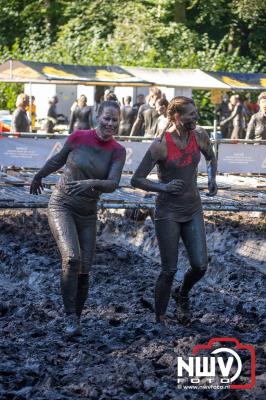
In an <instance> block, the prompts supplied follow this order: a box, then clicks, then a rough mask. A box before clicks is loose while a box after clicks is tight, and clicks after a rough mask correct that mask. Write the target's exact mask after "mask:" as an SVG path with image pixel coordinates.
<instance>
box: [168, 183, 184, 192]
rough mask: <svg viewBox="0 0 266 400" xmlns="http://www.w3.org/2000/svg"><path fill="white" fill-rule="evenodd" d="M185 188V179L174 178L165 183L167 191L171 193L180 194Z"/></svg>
mask: <svg viewBox="0 0 266 400" xmlns="http://www.w3.org/2000/svg"><path fill="white" fill-rule="evenodd" d="M183 189H184V181H183V180H182V179H173V180H172V181H170V182H168V183H166V184H165V192H166V193H170V194H180V193H181V192H182V190H183Z"/></svg>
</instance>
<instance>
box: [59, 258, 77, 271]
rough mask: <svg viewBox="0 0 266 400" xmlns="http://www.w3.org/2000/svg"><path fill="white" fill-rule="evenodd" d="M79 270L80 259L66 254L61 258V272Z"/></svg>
mask: <svg viewBox="0 0 266 400" xmlns="http://www.w3.org/2000/svg"><path fill="white" fill-rule="evenodd" d="M80 268H81V258H80V257H79V256H78V255H75V254H66V255H63V256H62V269H63V271H79V270H80Z"/></svg>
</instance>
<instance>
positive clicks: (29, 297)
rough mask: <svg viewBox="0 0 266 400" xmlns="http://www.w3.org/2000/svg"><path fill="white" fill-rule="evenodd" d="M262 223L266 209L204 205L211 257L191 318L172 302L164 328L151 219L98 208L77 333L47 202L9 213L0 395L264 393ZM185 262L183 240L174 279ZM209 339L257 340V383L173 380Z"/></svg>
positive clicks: (3, 258) (40, 398)
mask: <svg viewBox="0 0 266 400" xmlns="http://www.w3.org/2000/svg"><path fill="white" fill-rule="evenodd" d="M107 221H108V222H107ZM265 226H266V224H265V216H263V215H262V214H259V215H258V214H256V215H255V214H247V213H246V214H244V213H242V214H241V213H239V214H233V213H231V214H230V213H206V230H207V236H208V247H209V254H210V264H209V269H208V272H207V274H206V276H205V278H204V279H202V281H201V282H200V283H199V284H198V285H197V286H195V288H193V290H192V292H191V304H192V310H193V321H192V324H191V325H190V326H183V325H180V324H179V323H177V321H176V318H175V307H174V302H173V301H172V300H171V302H170V305H169V310H168V319H167V321H168V327H167V330H166V331H161V330H160V329H158V327H157V326H156V325H155V324H154V322H153V287H154V281H155V278H156V276H157V274H158V270H159V256H158V249H157V246H156V240H155V238H154V231H153V226H152V221H151V219H149V218H148V219H147V220H146V222H145V223H140V222H136V221H132V220H130V219H128V220H126V223H125V218H124V217H123V216H121V215H114V214H112V213H110V212H105V213H102V214H101V215H100V221H99V224H98V231H99V233H98V243H97V255H96V259H95V262H94V266H93V268H92V273H91V289H90V295H89V301H88V304H87V306H86V309H85V312H84V316H83V327H84V335H83V336H82V337H78V338H73V339H71V340H70V339H67V338H65V337H64V336H62V323H63V310H62V300H61V296H60V290H59V274H60V259H59V255H58V252H57V249H56V247H55V243H54V241H53V238H52V237H51V233H50V231H49V228H48V225H47V218H46V214H45V212H44V211H42V212H40V213H39V212H37V213H34V215H33V214H32V213H31V212H30V211H28V212H23V211H21V210H17V211H2V212H1V220H0V271H1V280H0V292H1V299H0V301H2V303H1V307H0V316H1V318H0V330H1V336H2V337H1V343H0V354H1V357H0V399H1V400H4V399H17V400H22V399H34V400H46V399H47V400H48V399H49V400H61V399H68V400H70V399H114V400H115V399H126V400H127V399H128V400H133V399H134V400H141V399H143V400H144V399H154V400H156V399H158V400H161V399H180V400H189V399H195V400H197V399H202V400H203V399H204V400H205V399H208V400H212V399H217V400H236V399H246V400H252V399H258V400H259V399H261V400H262V399H265V396H266V388H265V386H266V382H265V377H266V374H265V315H264V312H265V274H264V273H263V270H264V268H265V263H264V261H265V253H266V248H265V246H266V245H265ZM187 266H188V264H187V260H186V256H185V251H184V249H183V248H182V246H181V248H180V260H179V272H178V274H177V280H180V279H182V274H183V273H184V270H185V269H186V268H187ZM213 337H235V338H237V339H238V340H239V341H241V342H243V343H249V344H252V345H254V346H255V348H256V356H257V362H256V377H257V383H256V386H255V388H253V389H251V390H188V389H178V388H177V383H176V360H177V355H179V356H180V355H188V354H189V352H190V351H191V349H192V348H193V346H194V345H195V344H199V343H207V342H208V340H209V339H211V338H213Z"/></svg>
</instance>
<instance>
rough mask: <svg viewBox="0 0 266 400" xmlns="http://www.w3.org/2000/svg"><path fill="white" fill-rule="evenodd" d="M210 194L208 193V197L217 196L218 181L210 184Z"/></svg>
mask: <svg viewBox="0 0 266 400" xmlns="http://www.w3.org/2000/svg"><path fill="white" fill-rule="evenodd" d="M208 189H209V193H206V196H215V195H216V194H217V192H218V186H217V183H216V181H210V182H208Z"/></svg>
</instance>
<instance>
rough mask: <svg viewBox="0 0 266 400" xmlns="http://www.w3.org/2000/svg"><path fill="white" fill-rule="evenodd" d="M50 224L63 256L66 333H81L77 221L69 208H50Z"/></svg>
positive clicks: (62, 286) (62, 278)
mask: <svg viewBox="0 0 266 400" xmlns="http://www.w3.org/2000/svg"><path fill="white" fill-rule="evenodd" d="M48 216H49V225H50V228H51V231H52V233H53V236H54V238H55V240H56V243H57V246H58V248H59V251H60V254H61V258H62V271H61V292H62V297H63V303H64V308H65V313H66V328H65V333H66V334H68V335H77V334H80V329H79V323H78V318H77V316H76V298H77V287H78V271H79V270H80V268H81V257H80V246H79V241H78V234H77V230H76V225H75V221H74V219H73V217H72V215H71V213H70V212H69V211H68V210H62V209H60V211H59V210H56V209H51V208H50V209H49V215H48Z"/></svg>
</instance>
